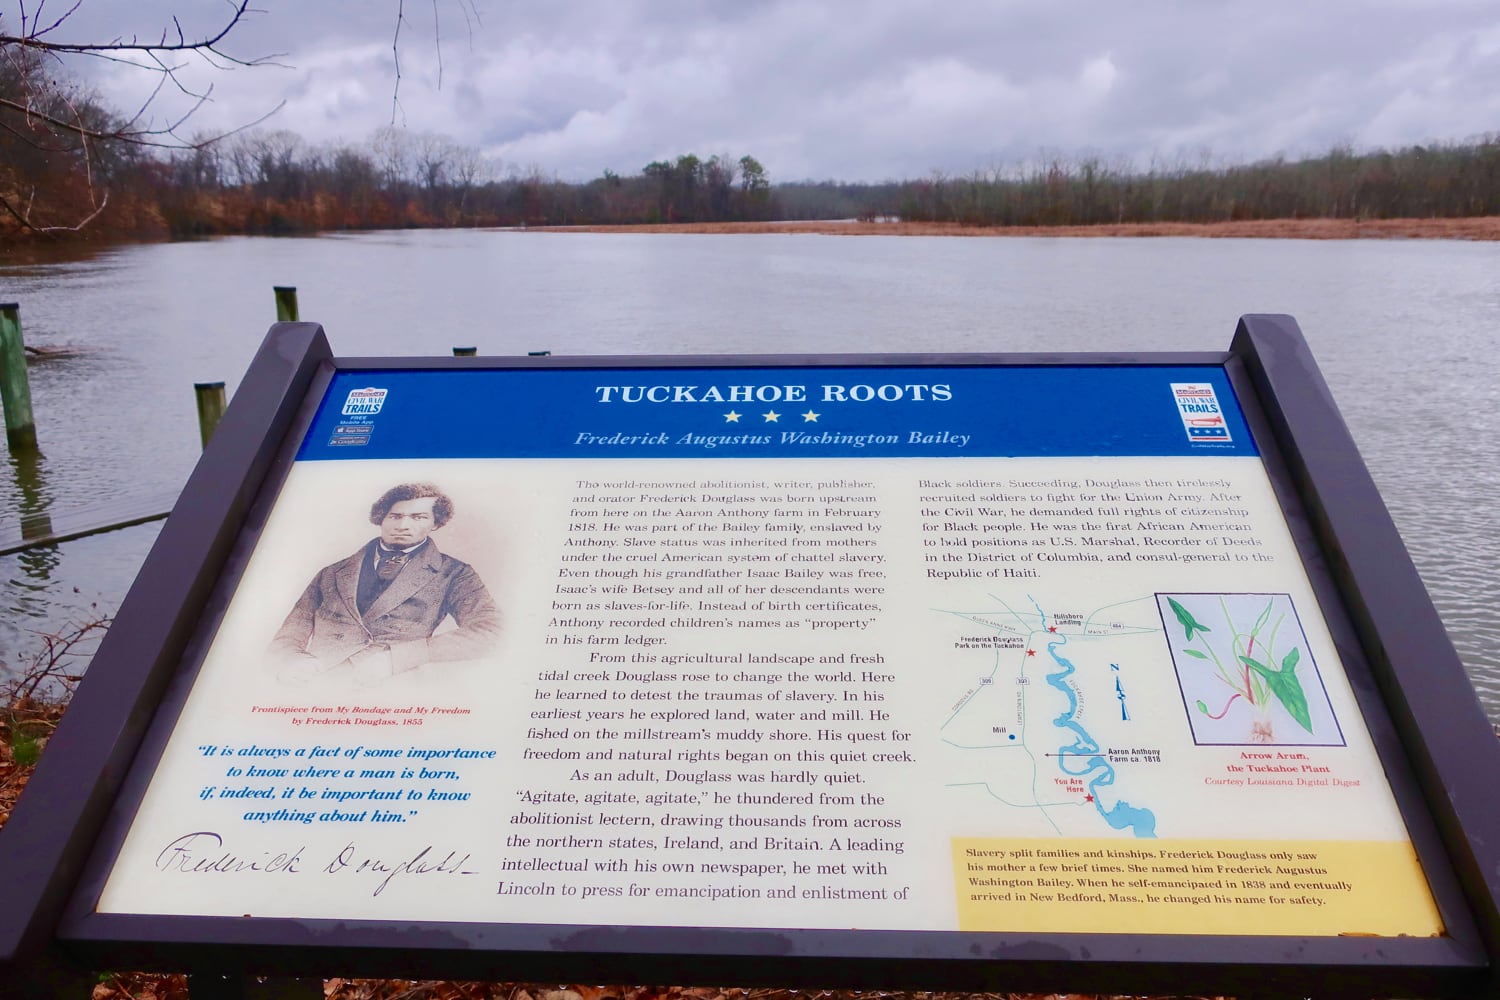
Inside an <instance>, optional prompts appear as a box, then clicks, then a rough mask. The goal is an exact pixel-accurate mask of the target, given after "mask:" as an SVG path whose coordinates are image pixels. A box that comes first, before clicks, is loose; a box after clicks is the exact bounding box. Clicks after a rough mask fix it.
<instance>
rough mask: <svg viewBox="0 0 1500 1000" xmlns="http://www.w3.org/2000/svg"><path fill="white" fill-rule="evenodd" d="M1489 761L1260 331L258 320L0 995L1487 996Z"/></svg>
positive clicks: (10, 886) (102, 703) (87, 753)
mask: <svg viewBox="0 0 1500 1000" xmlns="http://www.w3.org/2000/svg"><path fill="white" fill-rule="evenodd" d="M1497 768H1500V744H1497V741H1496V740H1495V738H1494V733H1493V730H1492V729H1491V727H1490V726H1489V724H1488V722H1487V721H1486V720H1485V719H1484V717H1483V713H1482V712H1481V710H1480V709H1479V707H1478V704H1477V700H1476V699H1475V698H1474V696H1473V692H1472V690H1471V689H1470V688H1469V686H1468V685H1467V683H1466V681H1465V679H1464V675H1463V669H1462V665H1461V664H1460V663H1459V662H1458V660H1457V657H1456V656H1455V655H1454V654H1453V652H1452V648H1451V644H1449V643H1448V642H1447V639H1446V637H1445V636H1444V634H1443V632H1442V628H1441V623H1440V622H1439V621H1438V620H1437V616H1436V614H1435V612H1434V611H1433V609H1432V606H1431V602H1430V601H1429V600H1428V599H1427V597H1426V594H1425V591H1424V590H1423V588H1422V586H1421V582H1420V579H1419V578H1418V577H1417V574H1416V571H1415V569H1414V568H1413V567H1412V566H1411V563H1410V560H1409V558H1408V557H1407V556H1406V554H1405V550H1404V548H1403V547H1402V546H1401V543H1400V539H1399V537H1398V536H1397V535H1396V533H1395V530H1394V527H1393V526H1392V525H1391V523H1390V518H1389V515H1388V514H1387V513H1386V511H1385V509H1384V507H1383V506H1382V505H1381V503H1380V500H1379V495H1378V493H1377V492H1376V491H1375V489H1374V485H1373V483H1372V482H1371V481H1370V479H1369V474H1368V472H1367V471H1366V470H1365V469H1364V466H1363V464H1362V462H1361V461H1360V459H1359V456H1358V453H1357V451H1356V450H1355V449H1354V446H1353V442H1352V440H1351V439H1350V438H1349V436H1348V433H1347V430H1346V429H1345V428H1344V427H1343V424H1342V422H1341V420H1340V419H1339V417H1338V413H1337V410H1336V409H1335V408H1334V407H1333V405H1332V400H1331V398H1330V396H1329V394H1328V391H1327V387H1326V386H1325V385H1324V384H1323V383H1322V380H1321V378H1320V377H1319V376H1318V375H1317V370H1316V366H1315V364H1314V363H1313V361H1312V359H1311V356H1310V354H1309V353H1308V351H1307V347H1306V343H1305V341H1304V340H1303V339H1302V336H1301V334H1300V332H1299V331H1298V330H1297V329H1296V325H1295V323H1294V322H1293V321H1292V320H1291V319H1290V318H1289V317H1274V316H1260V317H1246V318H1245V319H1244V320H1243V321H1242V322H1241V326H1240V329H1239V331H1238V332H1237V333H1236V336H1235V340H1234V344H1233V345H1232V347H1231V349H1230V350H1229V351H1228V352H1211V353H1202V354H1184V355H1129V356H1099V355H1045V356H1039V355H1026V356H1011V355H983V356H974V355H956V356H948V355H936V356H903V357H862V356H840V357H799V358H764V357H755V358H733V357H722V358H649V359H640V358H562V357H557V358H550V357H549V358H525V359H493V358H462V359H436V358H418V359H380V358H374V359H359V358H354V359H348V358H344V359H340V358H335V357H334V356H333V353H332V351H331V349H330V348H329V347H328V344H327V341H326V340H325V339H324V337H323V334H322V330H321V328H319V327H316V326H314V325H312V324H278V326H277V327H275V328H273V330H272V332H271V334H270V335H269V336H268V337H267V339H266V342H265V344H264V345H263V346H262V348H261V350H260V352H259V353H258V355H257V357H256V360H255V362H254V363H253V364H252V366H251V368H250V370H249V372H247V374H246V376H245V380H244V382H243V383H242V385H241V388H240V390H239V391H238V393H237V394H236V398H235V403H234V405H233V406H231V407H230V408H229V411H228V413H227V414H226V416H225V419H224V423H223V424H222V425H221V426H220V428H219V430H218V431H217V432H216V434H215V437H214V440H213V442H212V443H211V445H210V447H209V448H208V450H207V452H206V453H205V456H204V459H203V461H202V462H201V463H200V464H199V467H198V469H197V470H196V471H195V472H194V475H193V478H192V480H191V481H190V482H189V484H188V486H187V488H186V489H185V491H184V493H183V496H182V499H181V500H180V501H179V503H178V504H177V507H176V509H175V510H174V513H173V515H172V517H171V518H170V519H169V521H168V522H167V524H166V525H165V526H164V528H163V529H162V534H161V536H160V539H159V541H158V543H157V545H156V546H155V547H154V548H153V550H152V553H151V555H150V557H149V558H148V559H147V562H146V565H145V566H144V567H143V569H142V571H141V574H140V577H139V578H138V580H137V583H136V586H135V587H134V588H132V591H131V594H130V595H129V597H127V599H126V602H125V605H124V606H123V607H122V608H121V610H120V613H119V615H118V617H117V619H116V622H115V624H114V625H113V626H112V627H111V629H110V631H109V635H108V637H107V638H106V640H105V642H104V643H103V645H102V646H101V648H100V650H99V652H98V654H97V656H96V657H95V660H94V663H93V666H92V667H91V669H90V672H89V677H88V679H87V681H86V682H85V683H84V684H83V685H82V686H81V688H80V690H79V691H78V693H77V694H76V695H75V697H74V700H73V702H72V704H71V705H70V707H69V709H68V713H67V717H66V718H65V720H64V722H63V724H62V725H61V726H60V727H59V730H58V732H57V734H56V735H55V736H54V737H53V738H52V740H51V741H50V743H49V746H48V750H47V754H46V755H45V757H44V758H43V760H42V761H41V764H40V766H39V767H38V769H37V771H36V773H35V775H34V776H33V778H32V780H31V783H30V785H29V786H28V789H27V792H26V795H25V796H23V797H22V799H21V801H20V802H19V804H18V805H17V807H16V809H15V810H14V812H13V813H12V815H11V818H10V819H9V821H8V822H7V823H6V825H5V827H4V829H3V830H0V885H4V886H5V887H6V891H7V894H8V895H7V899H8V902H9V905H8V906H7V907H6V908H0V994H3V993H4V987H3V984H4V983H5V982H7V981H8V980H7V975H6V974H7V973H8V972H9V971H10V969H11V968H15V969H16V970H17V971H18V972H19V973H21V974H20V975H18V976H14V977H10V978H11V979H14V980H15V981H16V982H25V981H32V980H35V979H36V978H37V975H38V974H39V972H40V971H45V970H47V969H50V970H53V971H55V972H57V974H58V975H60V976H66V975H72V974H75V973H76V970H77V969H78V968H80V967H82V968H97V967H122V966H124V965H127V964H128V965H130V966H135V967H141V966H149V967H159V968H176V969H187V970H190V971H192V972H198V973H206V974H207V975H206V978H205V980H203V982H207V983H216V982H219V981H220V979H219V977H221V976H223V975H226V974H227V975H229V976H239V977H244V976H247V975H252V974H253V975H261V974H272V975H297V976H308V977H312V978H314V979H316V978H317V977H320V976H322V975H330V974H335V973H337V974H341V975H342V974H356V975H386V976H400V977H412V976H416V977H424V978H459V979H491V980H498V979H506V980H512V981H513V980H516V979H528V980H531V981H542V982H546V981H553V982H564V981H568V982H579V981H595V982H675V983H684V982H715V983H725V982H729V983H743V984H747V985H753V984H763V985H795V986H845V987H871V988H877V989H878V988H910V989H960V990H988V991H996V990H1005V989H1008V990H1011V991H1015V990H1032V991H1042V990H1058V989H1069V990H1073V991H1083V992H1116V993H1118V992H1128V993H1135V994H1141V993H1154V994H1180V993H1204V992H1210V993H1215V994H1234V995H1250V994H1254V995H1264V996H1270V995H1287V996H1297V997H1304V996H1308V995H1316V996H1319V997H1347V998H1350V1000H1355V998H1357V1000H1367V998H1368V997H1370V996H1373V995H1377V994H1380V995H1400V996H1417V995H1441V996H1449V997H1456V996H1469V995H1488V993H1493V992H1494V990H1495V989H1496V988H1497V986H1500V979H1497V976H1496V972H1495V969H1496V962H1495V958H1496V956H1497V955H1500V905H1497V900H1500V851H1497V849H1496V848H1495V847H1494V846H1493V845H1495V844H1500V805H1497V804H1496V803H1495V802H1494V800H1493V798H1492V797H1491V796H1489V795H1488V794H1474V791H1475V790H1476V789H1478V790H1480V791H1484V790H1485V789H1486V788H1487V784H1486V782H1487V781H1488V776H1489V775H1492V774H1493V773H1494V772H1495V771H1496V769H1497ZM44 967H45V969H44ZM195 988H197V987H196V986H195ZM231 992H232V990H231ZM309 992H311V989H310V990H309Z"/></svg>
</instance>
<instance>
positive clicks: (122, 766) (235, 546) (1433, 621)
mask: <svg viewBox="0 0 1500 1000" xmlns="http://www.w3.org/2000/svg"><path fill="white" fill-rule="evenodd" d="M1180 364H1192V365H1205V364H1207V365H1215V366H1222V367H1223V369H1224V371H1225V372H1226V374H1227V376H1228V377H1229V379H1230V381H1231V383H1232V384H1233V386H1234V388H1235V391H1236V393H1237V395H1238V396H1239V398H1240V402H1241V405H1242V407H1243V409H1244V412H1245V416H1246V419H1247V420H1248V421H1249V422H1250V425H1251V429H1252V431H1253V433H1254V435H1255V437H1256V439H1257V441H1258V442H1259V443H1260V445H1261V451H1262V459H1263V461H1264V463H1265V466H1266V468H1267V471H1268V473H1269V474H1270V477H1271V481H1272V484H1273V486H1274V488H1275V490H1276V492H1277V494H1278V499H1279V500H1280V502H1281V507H1282V512H1283V514H1284V515H1285V517H1286V520H1287V523H1288V525H1289V527H1290V528H1291V531H1292V534H1293V537H1294V539H1295V541H1296V544H1297V546H1298V549H1299V551H1300V553H1301V555H1302V558H1303V562H1304V565H1305V567H1306V569H1307V570H1308V574H1309V577H1310V579H1311V581H1312V584H1313V587H1314V590H1315V591H1316V592H1317V596H1318V599H1319V601H1320V603H1321V604H1322V606H1323V607H1324V608H1325V609H1326V610H1327V611H1328V624H1329V627H1330V629H1331V630H1332V634H1333V638H1334V641H1335V644H1336V645H1337V647H1338V650H1339V653H1340V655H1341V657H1342V658H1343V660H1344V662H1345V664H1346V666H1347V671H1348V676H1349V680H1350V683H1351V684H1352V685H1353V687H1354V690H1355V695H1356V700H1357V701H1358V702H1359V705H1360V708H1361V710H1362V712H1363V714H1364V716H1365V722H1366V725H1367V727H1368V728H1369V730H1370V734H1371V737H1372V739H1373V741H1374V744H1375V747H1376V749H1377V752H1378V753H1379V755H1380V758H1381V760H1382V763H1383V764H1384V766H1385V768H1386V773H1387V777H1388V779H1389V781H1390V785H1391V788H1392V791H1393V792H1394V794H1395V796H1396V801H1397V803H1398V804H1399V806H1400V808H1401V811H1402V814H1403V817H1404V819H1405V821H1406V823H1407V827H1408V830H1409V832H1410V835H1411V838H1412V843H1413V845H1414V847H1415V848H1416V851H1417V854H1418V856H1419V858H1420V859H1421V862H1422V866H1423V869H1424V872H1425V873H1426V875H1427V877H1428V879H1429V882H1430V885H1431V888H1432V891H1433V895H1434V898H1435V899H1436V901H1437V904H1438V908H1439V911H1440V913H1441V916H1442V919H1443V921H1444V924H1445V925H1446V927H1447V928H1448V931H1447V934H1446V935H1445V936H1443V937H1441V938H1402V937H1397V938H1390V937H1360V936H1350V937H1267V936H1224V937H1220V936H1202V937H1200V936H1186V935H1144V934H1134V935H1132V934H1057V933H1047V934H1028V933H1012V932H1005V933H997V932H957V931H954V932H949V931H943V932H915V931H837V930H796V929H785V928H757V929H724V928H672V927H605V926H590V925H576V926H562V925H526V924H483V923H425V924H423V923H395V922H391V921H377V920H370V921H351V920H342V921H329V920H299V919H283V918H255V919H249V920H243V919H229V918H222V917H186V916H166V917H161V916H149V917H148V916H136V915H120V914H106V913H98V912H95V911H94V910H93V905H94V902H95V901H96V900H97V899H98V896H99V893H100V891H101V889H102V886H103V878H104V875H105V873H107V865H105V864H104V863H103V861H102V860H101V856H102V855H107V854H109V851H108V849H107V848H108V847H109V845H110V843H111V842H112V841H114V842H116V846H117V841H118V838H119V837H120V836H121V835H122V833H121V830H120V825H121V823H122V822H123V821H125V820H128V819H129V815H130V814H131V813H132V811H133V808H134V806H133V804H132V803H138V802H139V796H140V794H141V793H142V791H143V788H144V783H145V781H146V780H147V779H148V778H149V776H150V772H151V770H152V769H153V767H154V761H155V759H156V757H155V755H157V754H159V753H160V752H161V749H162V746H163V745H164V742H165V738H166V736H167V735H168V734H169V732H170V728H171V726H170V724H166V723H163V722H162V721H160V719H163V718H164V719H167V720H170V719H174V718H175V716H176V711H177V709H179V708H180V707H181V705H182V702H183V700H184V699H185V698H186V695H187V692H188V690H189V689H190V688H191V683H192V676H193V673H194V668H195V666H196V664H197V663H198V662H199V661H200V660H201V658H202V656H203V655H204V652H205V649H206V643H207V639H206V636H207V635H211V634H212V628H211V627H210V626H212V624H213V623H215V622H216V621H217V619H218V617H219V616H221V615H222V614H223V611H224V607H225V605H226V603H227V600H228V595H229V594H230V593H231V592H232V584H233V583H234V581H236V580H237V579H238V577H239V575H240V573H241V572H242V570H243V568H244V564H245V561H246V559H247V558H248V555H249V553H250V551H251V550H252V549H253V548H254V543H255V540H256V538H257V537H258V536H259V532H260V530H261V528H262V526H263V524H264V521H265V518H266V516H267V515H268V513H269V510H270V507H271V505H272V502H273V500H274V497H275V494H276V491H277V488H278V486H279V484H280V482H281V480H282V479H283V478H284V476H285V475H286V472H287V470H288V468H289V467H290V465H291V461H292V456H293V455H294V453H295V451H296V448H297V445H298V443H299V442H300V440H301V437H302V434H303V432H304V431H305V429H306V427H307V426H308V423H309V422H310V420H311V419H312V413H313V411H314V409H315V408H316V405H317V403H318V401H319V399H320V398H321V396H322V391H323V389H324V388H325V387H326V386H327V384H328V382H329V380H330V379H331V378H332V377H333V376H334V375H335V374H336V373H338V372H350V371H361V370H375V369H384V370H389V369H406V370H451V369H475V368H480V369H526V368H538V367H567V368H601V369H603V368H610V369H630V368H645V367H650V368H671V367H687V366H693V367H725V368H732V367H736V366H739V367H744V366H751V365H753V366H757V367H774V366H796V367H801V368H815V367H819V366H841V367H880V366H891V365H901V366H908V367H911V366H924V365H945V366H968V365H974V366H1006V365H1027V366H1048V365H1072V366H1079V365H1089V366H1095V365H1097V366H1135V365H1180ZM1338 609H1342V611H1343V614H1340V613H1338ZM153 718H158V721H157V722H156V723H155V724H153ZM1497 770H1500V743H1497V741H1496V739H1495V735H1494V732H1493V731H1492V729H1491V727H1490V724H1489V723H1488V721H1487V720H1486V719H1485V717H1484V714H1483V712H1482V710H1481V709H1480V708H1479V705H1478V702H1477V699H1476V698H1475V696H1474V694H1473V691H1472V689H1471V687H1470V685H1469V683H1468V681H1467V678H1466V676H1465V674H1464V671H1463V667H1462V665H1461V664H1460V662H1459V660H1458V657H1457V655H1456V654H1455V653H1454V652H1453V649H1452V647H1451V645H1450V643H1449V641H1448V639H1447V637H1446V635H1445V633H1444V631H1443V628H1442V625H1441V622H1440V621H1439V619H1438V616H1437V614H1436V612H1435V610H1434V609H1433V607H1432V604H1431V602H1430V600H1429V598H1428V596H1427V594H1426V591H1425V589H1424V588H1423V586H1422V583H1421V581H1420V579H1419V577H1418V575H1417V572H1416V570H1415V568H1414V567H1413V565H1412V563H1411V560H1410V558H1409V557H1408V555H1407V553H1406V550H1405V547H1404V546H1403V544H1402V542H1401V540H1400V538H1399V536H1398V535H1397V533H1396V530H1395V527H1394V525H1393V524H1392V522H1391V519H1390V517H1389V514H1388V513H1387V511H1386V509H1385V506H1384V504H1383V503H1382V501H1381V499H1380V496H1379V494H1378V492H1377V491H1376V488H1375V486H1374V483H1373V481H1372V480H1371V478H1370V476H1369V473H1368V471H1367V470H1366V468H1365V466H1364V463H1363V461H1362V460H1361V459H1360V457H1359V454H1358V451H1357V450H1356V448H1355V446H1354V443H1353V440H1352V438H1351V437H1350V435H1349V433H1348V430H1347V428H1346V427H1345V425H1344V423H1343V420H1342V418H1341V417H1340V416H1339V414H1338V411H1337V408H1336V407H1335V405H1334V402H1333V399H1332V396H1331V394H1330V393H1329V390H1328V387H1327V386H1326V384H1325V383H1324V382H1323V379H1322V377H1321V375H1320V374H1319V372H1318V370H1317V367H1316V364H1315V363H1314V361H1313V358H1312V355H1311V353H1310V351H1309V350H1308V347H1307V345H1306V342H1305V340H1304V339H1303V337H1302V334H1301V332H1300V330H1299V329H1298V328H1297V325H1296V323H1295V321H1293V320H1292V319H1291V318H1290V317H1287V316H1270V315H1255V316H1246V317H1244V318H1243V319H1242V320H1241V322H1240V325H1239V328H1238V330H1237V331H1236V334H1235V337H1234V340H1233V343H1232V345H1231V347H1230V350H1229V351H1228V352H1222V353H1218V352H1213V353H1200V354H1130V355H1115V354H1110V355H1099V354H1086V355H1080V354H1048V355H1004V354H998V355H957V356H955V355H942V354H922V355H897V356H865V355H857V356H848V355H838V356H795V357H762V356H754V357H750V356H725V357H639V358H635V357H632V358H591V357H580V358H562V357H545V358H517V359H499V358H455V359H448V358H426V359H392V358H375V359H339V358H335V357H334V356H333V354H332V352H331V350H330V349H329V346H328V343H327V341H326V340H325V338H324V335H323V331H322V328H321V327H319V326H317V325H316V324H310V323H280V324H277V325H276V326H275V327H273V328H272V330H271V332H270V334H269V335H268V336H267V338H266V341H265V343H264V345H263V346H262V348H261V349H260V351H259V353H258V354H257V356H256V358H255V360H254V361H253V363H252V364H251V367H250V369H249V372H248V373H247V375H246V378H245V380H244V382H243V383H242V385H241V387H240V390H239V391H238V392H237V393H236V396H235V401H234V403H233V405H232V406H231V407H230V408H229V411H228V413H227V414H226V416H225V418H224V421H223V423H222V424H221V425H220V428H219V430H218V433H217V435H216V436H215V437H214V439H213V442H212V444H211V445H210V446H209V448H208V450H207V451H206V453H205V455H204V457H203V459H202V461H201V462H200V463H199V466H198V468H197V470H196V471H195V472H194V473H193V476H192V478H191V479H190V480H189V482H188V484H187V487H186V488H185V489H184V491H183V493H182V495H181V498H180V499H179V501H178V503H177V505H176V509H175V510H174V512H173V514H172V516H171V518H170V519H169V521H168V522H167V524H166V526H165V527H164V528H163V530H162V534H161V536H160V539H159V540H158V542H157V544H156V546H155V547H154V548H153V550H152V552H151V554H150V556H149V557H148V558H147V560H146V563H145V565H144V566H143V568H142V570H141V572H140V575H139V577H138V578H137V580H136V583H135V585H134V587H133V588H132V589H131V591H130V594H129V595H128V596H127V598H126V600H125V602H124V605H123V606H122V608H121V609H120V612H119V615H118V616H117V619H116V623H115V625H114V626H113V628H112V629H111V630H110V632H109V635H108V637H107V639H106V640H105V642H104V643H103V645H102V647H101V648H100V650H99V653H98V655H97V656H96V657H95V660H94V663H93V666H92V668H91V669H90V671H89V674H88V679H87V682H86V683H84V684H83V685H82V686H81V687H80V689H79V691H78V693H77V695H76V696H75V698H74V700H73V703H72V705H71V706H70V707H69V709H68V713H67V716H66V718H65V720H64V722H63V723H62V725H61V726H60V727H59V730H58V732H57V734H56V735H55V736H54V737H53V739H52V741H51V743H50V745H49V748H48V751H47V753H46V755H45V756H44V758H43V760H42V761H41V762H40V764H39V766H38V768H37V770H36V773H35V776H34V777H33V778H32V781H31V785H30V787H29V788H28V789H27V791H26V793H25V795H24V796H23V798H22V800H21V802H20V803H19V805H18V807H17V808H16V810H15V812H14V813H13V815H12V817H11V819H10V821H9V823H8V824H7V826H6V827H5V828H4V830H3V831H0V885H4V886H5V893H4V895H5V898H6V905H5V906H4V907H3V908H0V969H4V968H5V967H6V966H9V968H10V969H11V970H13V971H12V972H9V973H8V975H12V976H14V975H22V974H25V973H26V972H27V971H28V970H32V971H37V970H44V969H47V968H58V967H62V968H66V967H69V966H72V967H90V966H92V967H104V966H109V967H121V966H131V967H148V966H149V967H164V968H179V969H185V970H189V971H192V972H200V973H213V974H221V973H230V974H273V975H307V976H322V975H325V974H328V973H330V972H334V971H336V972H338V973H339V974H345V975H347V974H350V973H351V972H354V973H358V974H363V975H382V976H403V977H437V978H464V979H499V978H504V979H509V980H515V979H522V980H540V981H571V982H584V981H599V982H623V981H630V982H649V981H656V982H660V981H663V980H664V979H668V978H669V979H671V980H673V981H677V982H689V981H690V982H735V983H743V984H746V985H753V984H765V985H778V984H796V985H799V986H811V985H816V986H823V987H834V986H838V987H883V988H918V989H929V990H931V989H962V990H996V989H1008V990H1057V989H1067V990H1072V991H1105V992H1125V993H1148V992H1151V993H1179V992H1205V991H1210V992H1217V993H1236V994H1240V995H1252V994H1253V995H1279V994H1286V995H1295V996H1349V997H1355V996H1359V997H1368V996H1372V995H1403V996H1413V995H1423V996H1427V995H1431V996H1471V995H1479V994H1487V995H1494V994H1495V993H1496V992H1497V991H1500V976H1497V973H1496V967H1497V965H1500V798H1497V797H1495V796H1492V795H1490V794H1487V793H1486V792H1485V790H1484V788H1483V784H1484V783H1482V782H1476V781H1475V780H1474V776H1475V775H1476V774H1484V775H1493V774H1494V773H1496V772H1497ZM122 817H123V819H122ZM105 860H107V859H105Z"/></svg>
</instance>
